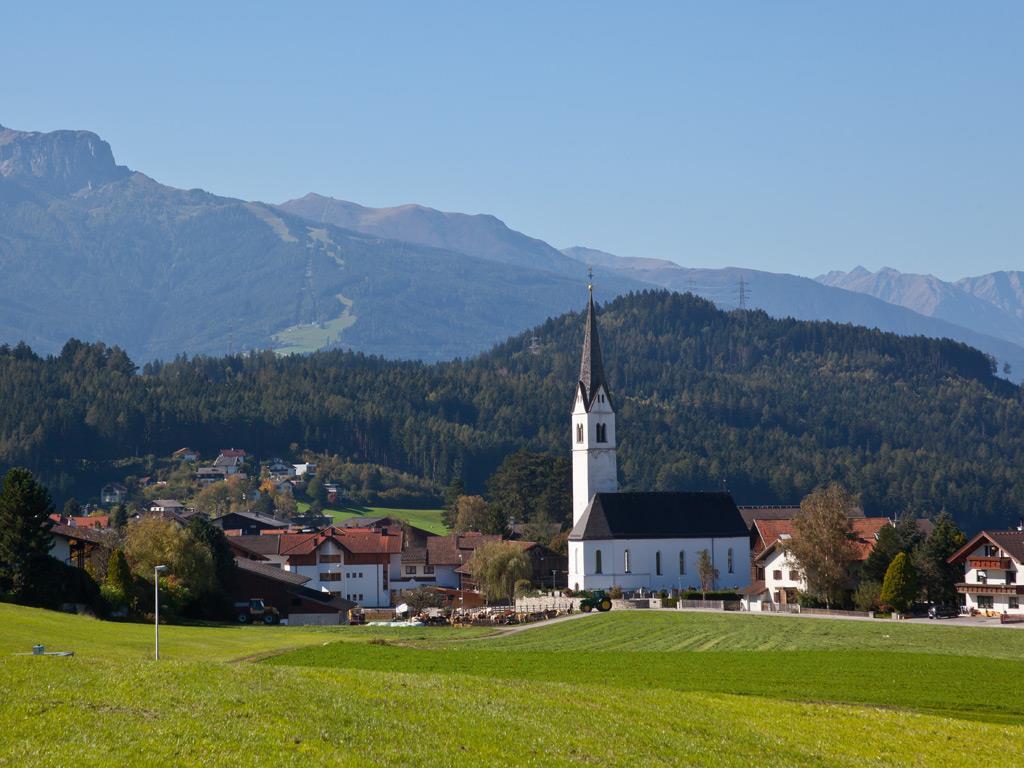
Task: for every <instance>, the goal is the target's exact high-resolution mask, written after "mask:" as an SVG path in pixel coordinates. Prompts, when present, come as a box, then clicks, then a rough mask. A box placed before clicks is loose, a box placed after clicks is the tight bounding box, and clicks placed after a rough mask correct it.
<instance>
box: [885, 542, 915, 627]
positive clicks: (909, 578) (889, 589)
mask: <svg viewBox="0 0 1024 768" xmlns="http://www.w3.org/2000/svg"><path fill="white" fill-rule="evenodd" d="M915 597H917V573H916V572H915V571H914V564H913V563H912V562H911V560H910V557H909V556H908V555H907V553H906V552H900V553H899V554H898V555H896V557H894V558H893V561H892V562H891V563H890V564H889V569H888V570H887V571H886V572H885V581H883V582H882V593H881V595H879V601H880V602H881V603H882V605H887V606H889V607H890V608H892V609H893V610H894V611H899V612H900V613H905V612H906V611H907V609H908V608H910V605H911V603H913V602H914V598H915Z"/></svg>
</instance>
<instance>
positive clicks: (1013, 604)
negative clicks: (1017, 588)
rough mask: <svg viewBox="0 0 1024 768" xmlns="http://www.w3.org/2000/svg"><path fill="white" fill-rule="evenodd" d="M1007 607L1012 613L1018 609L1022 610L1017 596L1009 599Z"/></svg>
mask: <svg viewBox="0 0 1024 768" xmlns="http://www.w3.org/2000/svg"><path fill="white" fill-rule="evenodd" d="M1006 607H1007V608H1008V609H1009V610H1011V611H1016V610H1017V609H1018V608H1020V598H1019V597H1016V596H1014V597H1011V598H1008V599H1007V602H1006Z"/></svg>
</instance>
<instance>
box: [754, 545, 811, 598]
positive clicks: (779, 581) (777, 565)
mask: <svg viewBox="0 0 1024 768" xmlns="http://www.w3.org/2000/svg"><path fill="white" fill-rule="evenodd" d="M776 571H780V572H781V577H779V578H776V575H775V573H776ZM794 576H796V577H799V578H793V577H794ZM764 586H765V589H767V590H768V602H771V603H778V602H780V600H779V599H778V593H779V591H780V590H786V589H796V590H799V591H801V592H804V591H806V590H807V582H806V581H805V580H804V578H803V574H802V573H800V569H799V568H798V567H797V565H796V562H795V561H794V560H792V559H791V558H790V557H789V555H787V554H786V553H785V551H783V550H781V549H779V548H776V549H775V551H774V552H772V554H771V555H769V556H768V559H767V560H765V561H764Z"/></svg>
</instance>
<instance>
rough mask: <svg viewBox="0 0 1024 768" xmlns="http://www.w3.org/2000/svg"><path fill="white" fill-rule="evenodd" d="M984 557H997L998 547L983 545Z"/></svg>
mask: <svg viewBox="0 0 1024 768" xmlns="http://www.w3.org/2000/svg"><path fill="white" fill-rule="evenodd" d="M985 557H999V547H996V546H993V545H992V544H986V545H985Z"/></svg>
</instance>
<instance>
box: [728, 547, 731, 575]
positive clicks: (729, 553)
mask: <svg viewBox="0 0 1024 768" xmlns="http://www.w3.org/2000/svg"><path fill="white" fill-rule="evenodd" d="M728 555H729V573H732V547H729V552H728Z"/></svg>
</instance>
